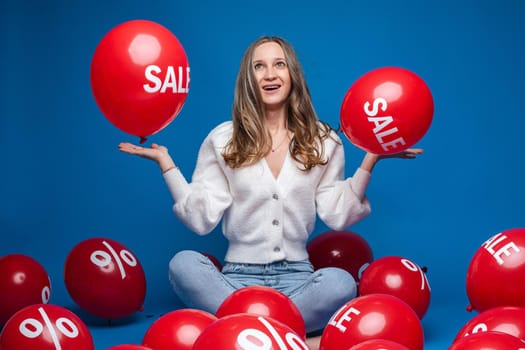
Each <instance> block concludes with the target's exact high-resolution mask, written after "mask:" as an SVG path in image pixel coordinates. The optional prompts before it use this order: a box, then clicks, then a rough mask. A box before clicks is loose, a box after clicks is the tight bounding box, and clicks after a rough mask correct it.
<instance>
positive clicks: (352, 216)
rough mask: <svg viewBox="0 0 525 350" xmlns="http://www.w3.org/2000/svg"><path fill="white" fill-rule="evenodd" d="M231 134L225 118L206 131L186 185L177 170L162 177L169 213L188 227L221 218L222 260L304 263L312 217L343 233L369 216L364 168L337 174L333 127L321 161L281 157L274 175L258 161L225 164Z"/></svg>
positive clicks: (203, 228)
mask: <svg viewBox="0 0 525 350" xmlns="http://www.w3.org/2000/svg"><path fill="white" fill-rule="evenodd" d="M231 135H232V122H231V121H228V122H224V123H222V124H220V125H218V126H217V127H216V128H215V129H213V130H212V131H211V132H210V133H209V135H208V136H207V137H206V139H205V140H204V142H203V143H202V145H201V148H200V150H199V155H198V158H197V164H196V167H195V171H194V173H193V177H192V181H191V183H188V182H187V181H186V179H185V178H184V176H183V175H182V173H181V172H180V170H179V169H178V168H174V169H172V170H169V171H167V172H166V173H165V174H164V179H165V181H166V184H167V186H168V188H169V190H170V192H171V195H172V197H173V200H174V202H175V203H174V205H173V211H174V213H175V215H176V216H177V217H178V218H179V219H180V220H181V221H182V222H183V223H184V224H185V225H186V226H187V227H188V228H190V229H191V230H193V231H194V232H196V233H197V234H199V235H205V234H207V233H209V232H211V231H212V230H213V229H214V228H215V227H216V226H217V224H218V223H219V222H220V221H221V219H222V231H223V233H224V235H225V236H226V238H227V239H228V240H229V243H230V244H229V247H228V251H227V253H226V257H225V261H227V262H238V263H252V264H266V263H270V262H273V261H278V260H285V259H286V260H289V261H298V260H304V259H307V258H308V253H307V251H306V243H307V240H308V237H309V235H310V234H311V233H312V231H313V229H314V225H315V221H316V218H317V217H316V214H317V215H319V218H320V219H321V220H322V221H323V222H324V223H325V224H326V225H327V226H328V227H330V228H331V229H333V230H344V229H345V228H346V227H348V226H350V225H352V224H354V223H356V222H357V221H359V220H361V219H362V218H364V217H365V216H367V215H368V214H369V213H370V204H369V202H368V200H367V198H366V196H365V190H366V187H367V186H368V182H369V180H370V173H369V172H368V171H366V170H363V169H361V168H358V169H357V170H356V172H355V174H354V176H353V177H352V178H347V179H345V178H344V164H345V158H344V150H343V146H342V144H341V142H340V139H339V136H337V134H336V133H335V132H332V137H333V138H334V139H335V140H337V142H336V141H334V140H332V139H330V138H327V139H326V140H325V141H324V143H325V156H326V157H328V158H329V159H330V161H329V162H328V163H327V164H326V165H324V166H323V165H321V166H315V167H314V168H313V169H311V170H310V171H308V172H305V171H303V170H300V165H299V164H298V163H296V162H295V161H294V160H293V158H292V157H291V156H290V154H288V155H287V156H286V159H285V161H284V164H283V167H282V169H281V172H280V173H279V176H278V178H275V177H274V176H273V174H272V172H271V171H270V168H269V166H268V164H267V162H266V160H265V159H264V158H263V159H261V160H260V161H259V162H258V163H256V164H254V165H251V166H246V167H242V168H238V169H232V168H230V167H228V166H227V165H226V163H225V162H224V159H223V157H222V155H221V154H222V152H223V149H224V146H225V145H226V144H227V142H228V141H229V140H230V138H231Z"/></svg>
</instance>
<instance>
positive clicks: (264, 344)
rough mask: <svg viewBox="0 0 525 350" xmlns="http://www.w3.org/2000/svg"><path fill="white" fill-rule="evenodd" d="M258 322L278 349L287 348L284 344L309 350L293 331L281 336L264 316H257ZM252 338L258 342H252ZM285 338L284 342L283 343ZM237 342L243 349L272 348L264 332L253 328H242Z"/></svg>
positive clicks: (266, 349)
mask: <svg viewBox="0 0 525 350" xmlns="http://www.w3.org/2000/svg"><path fill="white" fill-rule="evenodd" d="M257 319H258V320H259V322H261V323H262V324H263V326H264V327H265V328H266V329H267V330H268V332H270V334H271V336H272V338H273V339H274V340H275V341H276V342H277V345H279V349H280V350H288V347H287V345H286V344H288V345H290V346H291V349H292V350H309V348H308V346H307V345H306V344H305V343H304V341H303V340H302V339H301V337H300V336H299V335H297V334H295V333H293V332H287V333H286V335H285V339H283V338H282V337H281V335H280V334H279V332H278V331H277V330H276V329H275V327H274V326H272V324H271V323H270V322H268V321H267V320H266V319H265V318H264V317H261V316H259V317H258V318H257ZM253 340H257V341H258V343H257V344H256V343H254V342H253ZM285 340H286V343H285ZM237 343H239V345H240V346H241V347H242V348H243V349H244V350H272V349H273V347H272V343H273V342H272V339H271V338H270V337H269V336H268V335H267V334H265V333H264V332H262V331H260V330H258V329H255V328H248V329H245V330H243V331H242V332H240V333H239V335H238V336H237Z"/></svg>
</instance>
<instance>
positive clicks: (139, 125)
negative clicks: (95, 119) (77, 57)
mask: <svg viewBox="0 0 525 350" xmlns="http://www.w3.org/2000/svg"><path fill="white" fill-rule="evenodd" d="M189 74H190V67H189V65H188V59H187V57H186V53H185V51H184V48H183V47H182V45H181V43H180V42H179V40H178V39H177V37H176V36H175V35H173V33H171V32H170V31H169V30H168V29H167V28H165V27H163V26H162V25H160V24H158V23H155V22H152V21H146V20H132V21H128V22H124V23H122V24H120V25H118V26H116V27H115V28H113V29H111V30H110V31H109V32H108V33H107V34H106V35H105V36H104V37H103V38H102V40H101V41H100V43H99V44H98V46H97V48H96V50H95V53H94V55H93V59H92V62H91V88H92V92H93V95H94V97H95V100H96V102H97V104H98V106H99V108H100V109H101V111H102V113H103V114H104V115H105V116H106V118H107V119H108V120H109V121H110V122H111V123H112V124H113V125H115V126H116V127H117V128H119V129H121V130H122V131H124V132H127V133H129V134H132V135H136V136H140V137H141V138H143V140H142V141H144V139H145V137H146V136H149V135H153V134H155V133H157V132H158V131H160V130H162V129H163V128H165V127H166V126H167V125H168V124H169V123H171V122H172V121H173V120H174V119H175V118H176V116H177V115H178V114H179V112H180V110H181V109H182V107H183V105H184V102H185V101H186V97H187V96H188V91H189V83H190V76H189Z"/></svg>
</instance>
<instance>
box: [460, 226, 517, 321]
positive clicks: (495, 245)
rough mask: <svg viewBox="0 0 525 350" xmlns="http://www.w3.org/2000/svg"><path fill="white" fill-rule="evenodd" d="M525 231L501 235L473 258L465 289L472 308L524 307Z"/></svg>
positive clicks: (488, 241)
mask: <svg viewBox="0 0 525 350" xmlns="http://www.w3.org/2000/svg"><path fill="white" fill-rule="evenodd" d="M523 276H525V228H515V229H510V230H506V231H503V232H500V233H498V234H496V235H494V236H493V237H491V238H490V239H488V240H487V241H486V242H484V243H483V244H482V245H481V247H479V249H478V250H477V251H476V253H475V254H474V256H473V258H472V260H471V262H470V264H469V267H468V271H467V278H466V289H467V295H468V298H469V301H470V306H471V308H473V309H475V310H477V311H484V310H487V309H490V308H493V307H496V306H521V307H525V298H524V296H525V278H523Z"/></svg>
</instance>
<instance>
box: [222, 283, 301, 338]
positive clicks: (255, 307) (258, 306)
mask: <svg viewBox="0 0 525 350" xmlns="http://www.w3.org/2000/svg"><path fill="white" fill-rule="evenodd" d="M239 313H248V314H255V315H259V316H265V317H271V318H273V319H275V320H277V321H279V322H282V323H284V324H286V325H287V326H288V327H290V328H291V329H293V330H294V332H295V333H297V334H298V335H300V336H301V337H303V339H306V329H305V324H304V320H303V316H302V315H301V312H300V311H299V309H298V308H297V306H296V305H295V304H294V302H293V301H292V300H291V299H290V298H289V297H288V296H286V295H285V294H283V293H281V292H279V291H278V290H276V289H273V288H270V287H264V286H249V287H244V288H241V289H238V290H236V291H234V292H233V293H232V294H230V295H229V296H228V297H227V298H226V299H225V300H224V301H223V302H222V304H221V305H220V306H219V308H218V309H217V312H216V313H215V315H216V316H217V317H219V318H222V317H224V316H228V315H233V314H239Z"/></svg>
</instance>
